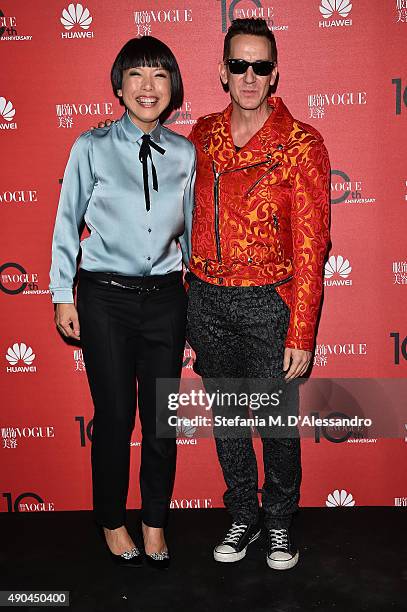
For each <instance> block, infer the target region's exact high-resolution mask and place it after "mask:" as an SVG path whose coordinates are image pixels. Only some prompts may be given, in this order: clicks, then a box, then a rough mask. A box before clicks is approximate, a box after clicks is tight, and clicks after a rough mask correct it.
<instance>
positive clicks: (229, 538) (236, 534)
mask: <svg viewBox="0 0 407 612" xmlns="http://www.w3.org/2000/svg"><path fill="white" fill-rule="evenodd" d="M246 529H247V525H239V524H238V523H233V524H232V527H231V528H230V529H229V531H228V532H227V534H226V537H225V539H224V540H223V542H222V544H228V543H229V542H231V543H232V544H236V543H237V542H238V541H239V539H240V538H241V537H242V535H243V534H244V532H245V531H246Z"/></svg>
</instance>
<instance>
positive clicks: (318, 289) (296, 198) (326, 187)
mask: <svg viewBox="0 0 407 612" xmlns="http://www.w3.org/2000/svg"><path fill="white" fill-rule="evenodd" d="M329 205H330V165H329V158H328V153H327V150H326V148H325V146H324V144H323V143H322V141H316V142H313V143H311V144H309V145H308V147H307V148H306V149H305V151H304V153H303V154H302V155H301V158H300V160H299V163H298V165H297V168H296V171H295V175H294V185H293V194H292V202H291V230H292V240H293V269H294V270H293V271H294V273H293V286H292V299H291V316H290V324H289V328H288V333H287V338H286V342H285V346H286V347H288V348H297V349H303V350H307V351H312V350H313V348H314V342H315V330H316V324H317V319H318V313H319V308H320V303H321V297H322V279H323V266H324V259H325V255H326V251H327V248H328V244H329Z"/></svg>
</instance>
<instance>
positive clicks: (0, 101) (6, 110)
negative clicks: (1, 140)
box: [0, 97, 17, 130]
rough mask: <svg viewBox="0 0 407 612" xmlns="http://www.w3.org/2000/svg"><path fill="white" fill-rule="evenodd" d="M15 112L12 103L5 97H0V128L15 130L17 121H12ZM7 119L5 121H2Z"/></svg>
mask: <svg viewBox="0 0 407 612" xmlns="http://www.w3.org/2000/svg"><path fill="white" fill-rule="evenodd" d="M15 114H16V111H15V108H14V107H13V105H12V103H11V102H10V100H9V101H7V100H6V98H3V97H1V98H0V129H1V130H16V129H17V123H15V122H13V119H14V115H15ZM4 121H7V123H4Z"/></svg>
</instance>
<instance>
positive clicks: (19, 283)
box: [0, 262, 50, 295]
mask: <svg viewBox="0 0 407 612" xmlns="http://www.w3.org/2000/svg"><path fill="white" fill-rule="evenodd" d="M0 290H1V291H3V292H4V293H8V294H9V295H16V294H17V293H23V294H24V295H39V294H41V295H45V294H49V292H50V291H49V289H40V288H39V277H38V274H37V273H36V272H35V273H34V272H30V273H29V272H27V271H26V270H25V269H24V268H23V266H20V264H18V263H13V262H8V263H5V264H3V265H2V266H0Z"/></svg>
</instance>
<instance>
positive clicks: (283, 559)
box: [266, 529, 299, 570]
mask: <svg viewBox="0 0 407 612" xmlns="http://www.w3.org/2000/svg"><path fill="white" fill-rule="evenodd" d="M298 557H299V552H298V549H297V548H296V547H295V546H294V545H293V544H292V543H291V541H290V533H289V531H288V529H269V530H268V545H267V557H266V561H267V565H268V566H269V567H271V568H272V569H277V570H285V569H290V568H291V567H294V565H296V564H297V561H298Z"/></svg>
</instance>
